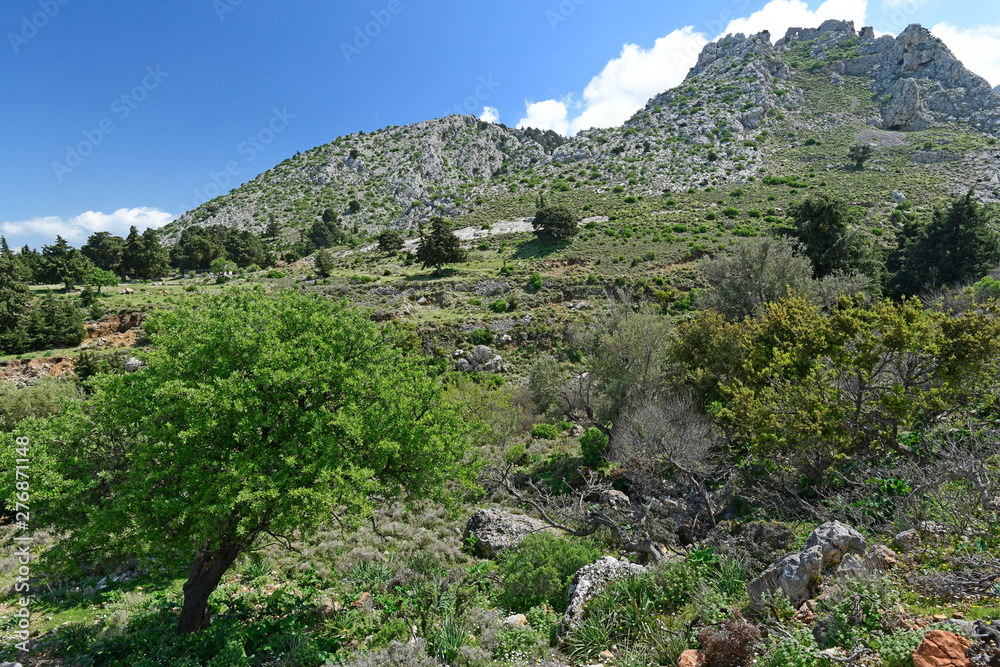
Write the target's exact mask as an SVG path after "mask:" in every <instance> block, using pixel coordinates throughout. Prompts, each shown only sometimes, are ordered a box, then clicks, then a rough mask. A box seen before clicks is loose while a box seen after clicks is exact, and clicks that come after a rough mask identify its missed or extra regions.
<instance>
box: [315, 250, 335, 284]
mask: <svg viewBox="0 0 1000 667" xmlns="http://www.w3.org/2000/svg"><path fill="white" fill-rule="evenodd" d="M332 271H333V258H332V257H330V253H329V252H327V250H326V248H324V249H323V250H320V251H319V252H318V253H316V275H317V276H319V277H320V278H329V277H330V273H331V272H332Z"/></svg>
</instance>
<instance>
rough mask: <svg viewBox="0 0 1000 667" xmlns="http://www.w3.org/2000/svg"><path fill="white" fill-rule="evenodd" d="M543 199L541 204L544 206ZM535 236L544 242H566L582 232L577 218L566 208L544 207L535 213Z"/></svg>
mask: <svg viewBox="0 0 1000 667" xmlns="http://www.w3.org/2000/svg"><path fill="white" fill-rule="evenodd" d="M544 202H545V200H544V199H541V200H540V203H542V204H544ZM534 227H535V236H537V237H538V238H539V239H542V240H543V241H565V240H568V239H571V238H573V237H574V236H576V235H577V233H578V232H579V231H580V228H579V226H578V225H577V221H576V218H575V217H574V216H573V214H572V213H571V212H570V210H569V209H568V208H566V207H565V206H544V207H543V208H540V209H538V211H537V212H536V213H535V222H534Z"/></svg>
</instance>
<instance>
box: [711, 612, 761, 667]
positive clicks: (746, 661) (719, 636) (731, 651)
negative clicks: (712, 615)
mask: <svg viewBox="0 0 1000 667" xmlns="http://www.w3.org/2000/svg"><path fill="white" fill-rule="evenodd" d="M698 641H699V642H701V645H702V648H703V649H704V650H705V667H745V666H746V665H750V664H753V653H754V647H756V646H757V642H759V641H760V630H758V629H757V628H756V627H754V626H753V625H752V624H750V623H747V621H746V620H744V619H743V617H742V616H740V614H739V612H736V614H735V615H734V616H733V617H732V618H729V619H726V621H725V622H724V623H723V624H722V627H721V628H718V629H715V628H706V629H705V630H703V631H702V633H701V634H700V635H698Z"/></svg>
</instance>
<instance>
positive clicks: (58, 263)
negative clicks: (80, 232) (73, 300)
mask: <svg viewBox="0 0 1000 667" xmlns="http://www.w3.org/2000/svg"><path fill="white" fill-rule="evenodd" d="M41 269H42V280H44V281H45V282H47V283H63V284H64V285H65V286H66V291H67V292H68V291H70V290H71V289H73V285H74V284H75V283H82V282H83V281H84V280H85V279H86V277H87V271H89V270H90V260H88V259H87V258H86V257H84V255H83V253H81V252H80V251H79V250H77V249H76V248H73V247H70V245H69V243H67V242H66V239H64V238H63V237H61V236H56V243H55V245H47V246H43V247H42V259H41Z"/></svg>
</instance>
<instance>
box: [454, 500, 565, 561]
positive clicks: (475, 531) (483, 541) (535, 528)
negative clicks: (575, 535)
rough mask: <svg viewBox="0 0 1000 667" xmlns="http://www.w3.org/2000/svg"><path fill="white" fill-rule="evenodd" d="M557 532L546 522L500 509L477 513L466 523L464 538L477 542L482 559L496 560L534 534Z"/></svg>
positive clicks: (482, 510) (484, 510)
mask: <svg viewBox="0 0 1000 667" xmlns="http://www.w3.org/2000/svg"><path fill="white" fill-rule="evenodd" d="M540 532H555V531H554V530H553V529H552V528H550V527H549V525H548V524H546V523H545V522H544V521H540V520H538V519H534V518H532V517H530V516H524V515H523V514H514V513H513V512H508V511H507V510H502V509H498V508H486V509H481V510H477V511H476V512H475V513H474V514H473V515H472V516H471V517H470V518H469V521H468V522H467V523H466V524H465V532H464V533H463V534H462V538H463V539H464V540H466V541H468V540H470V539H472V540H474V542H475V551H476V553H477V554H479V555H480V556H484V557H486V558H493V557H494V556H496V555H498V554H499V553H500V552H502V551H504V550H506V549H516V548H517V547H518V546H520V544H521V540H523V539H524V538H525V536H527V535H530V534H531V533H540Z"/></svg>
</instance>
